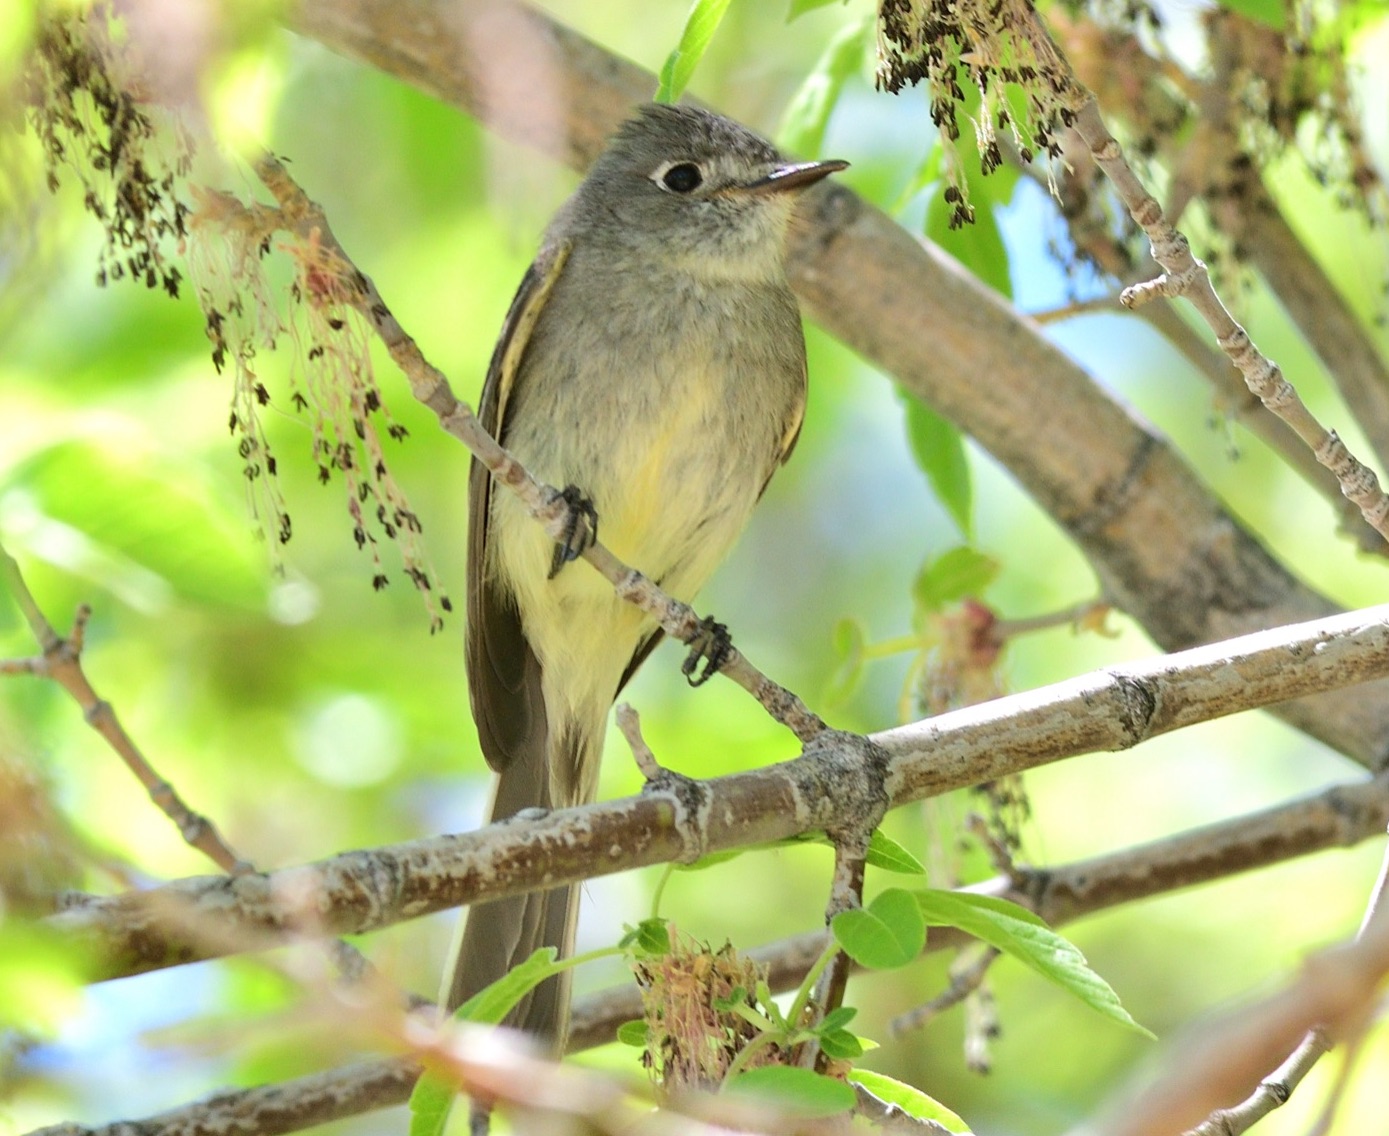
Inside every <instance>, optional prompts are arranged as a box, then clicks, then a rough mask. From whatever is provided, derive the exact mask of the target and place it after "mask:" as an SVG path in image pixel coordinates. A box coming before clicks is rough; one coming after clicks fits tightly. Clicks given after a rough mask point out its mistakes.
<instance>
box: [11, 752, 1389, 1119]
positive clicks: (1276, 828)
mask: <svg viewBox="0 0 1389 1136" xmlns="http://www.w3.org/2000/svg"><path fill="white" fill-rule="evenodd" d="M1386 824H1389V783H1386V780H1385V779H1384V778H1379V779H1376V780H1374V781H1366V782H1363V783H1361V784H1358V785H1351V786H1338V787H1336V788H1334V789H1330V790H1327V791H1324V792H1321V793H1317V794H1315V795H1313V796H1310V797H1306V798H1303V799H1301V800H1298V801H1293V802H1290V803H1288V804H1285V805H1280V806H1278V807H1277V808H1273V809H1267V810H1264V811H1262V812H1258V813H1253V814H1250V815H1248V816H1244V817H1238V818H1235V819H1233V820H1229V821H1222V822H1219V823H1218V824H1212V825H1208V826H1205V827H1204V828H1198V829H1193V830H1191V831H1189V832H1185V833H1179V834H1177V835H1176V836H1171V837H1167V838H1165V839H1162V840H1159V841H1155V842H1153V843H1150V844H1145V845H1140V846H1138V847H1134V848H1128V849H1124V850H1122V851H1120V852H1116V853H1110V854H1108V855H1104V856H1098V857H1095V858H1093V859H1089V860H1082V861H1077V862H1075V863H1072V864H1066V865H1060V866H1058V867H1055V868H1048V869H1034V870H1032V871H1028V872H1025V873H1024V874H1023V876H1022V877H1021V880H1012V879H1005V878H998V879H994V880H990V881H987V882H985V883H982V884H979V885H976V886H975V887H974V888H972V889H971V890H974V891H979V892H982V893H984V894H986V895H998V896H1003V897H1005V898H1008V899H1012V900H1015V901H1017V902H1020V903H1023V904H1024V905H1025V906H1028V907H1030V908H1031V909H1032V910H1034V911H1036V912H1037V913H1038V914H1039V915H1040V916H1041V917H1042V918H1043V919H1044V920H1046V922H1047V923H1049V924H1051V925H1052V926H1060V925H1063V924H1065V923H1067V922H1070V921H1071V920H1074V919H1078V918H1081V917H1082V916H1084V915H1088V914H1091V913H1093V912H1096V911H1102V910H1108V909H1110V908H1113V907H1117V906H1119V905H1121V904H1125V903H1130V902H1135V901H1137V900H1141V899H1147V898H1150V897H1152V896H1155V895H1161V894H1166V893H1169V892H1172V891H1176V890H1179V889H1181V888H1185V887H1191V886H1194V885H1196V884H1200V883H1207V882H1210V881H1213V880H1218V879H1221V878H1223V877H1225V876H1228V875H1232V874H1234V873H1237V872H1242V871H1248V870H1251V869H1253V868H1257V867H1264V866H1267V865H1269V864H1273V863H1276V862H1279V861H1282V860H1286V859H1289V858H1292V857H1295V856H1300V855H1306V854H1308V853H1311V852H1314V851H1319V850H1322V849H1325V848H1332V847H1347V846H1350V845H1352V844H1355V843H1357V842H1359V841H1361V840H1365V839H1368V838H1369V837H1371V836H1375V835H1377V834H1379V833H1382V832H1383V831H1384V828H1385V826H1386ZM827 934H828V933H827V932H826V931H823V930H819V931H811V932H807V933H805V934H802V935H795V936H792V937H790V938H787V939H783V940H780V941H779V942H776V943H772V944H770V945H768V946H765V947H760V948H756V949H754V950H752V951H749V952H748V954H749V956H750V957H751V958H752V959H753V960H754V961H756V962H757V963H758V964H760V965H763V966H766V967H767V970H768V982H769V984H770V985H771V988H772V989H773V990H774V991H784V990H791V989H794V988H795V987H796V986H798V985H799V984H800V982H801V979H802V978H804V976H805V974H806V972H807V971H808V970H809V969H810V966H811V964H812V963H813V962H814V961H815V960H816V959H817V958H819V956H820V954H821V952H822V951H823V950H824V947H825V944H826V941H827ZM967 942H968V940H967V939H966V938H965V937H964V936H963V935H961V934H960V933H959V932H958V931H954V930H953V929H950V928H940V927H933V928H932V929H931V933H930V936H929V938H928V940H927V943H926V950H927V951H937V950H944V949H958V948H959V947H960V946H962V945H965V943H967ZM641 1013H642V1006H641V994H640V992H639V991H638V990H637V988H636V987H635V986H634V985H632V984H631V983H628V984H626V985H623V986H618V987H613V988H611V989H608V990H604V991H600V992H599V993H597V994H594V995H590V996H589V997H587V998H583V999H580V1000H579V1001H578V1002H576V1004H575V1006H574V1015H573V1025H572V1029H571V1031H570V1036H569V1044H570V1050H571V1052H572V1051H576V1050H581V1049H588V1048H591V1047H592V1046H595V1045H602V1044H604V1043H606V1042H608V1041H611V1040H612V1038H613V1036H614V1033H615V1032H616V1030H617V1027H618V1026H619V1025H620V1024H621V1023H623V1022H626V1021H631V1020H632V1019H634V1018H638V1017H640V1016H641ZM419 1072H420V1067H419V1065H418V1064H416V1063H414V1062H412V1061H408V1060H403V1059H393V1060H377V1061H363V1062H359V1063H357V1064H353V1065H348V1066H343V1067H341V1068H338V1069H332V1070H329V1071H327V1072H324V1073H315V1074H312V1075H309V1076H305V1077H299V1078H296V1079H294V1080H291V1081H285V1082H282V1083H280V1084H277V1085H271V1086H262V1087H258V1088H253V1089H242V1090H238V1091H235V1092H227V1093H219V1094H217V1095H216V1096H214V1097H211V1098H209V1099H207V1100H204V1101H196V1102H194V1103H192V1104H188V1105H184V1106H181V1107H179V1108H175V1109H170V1110H168V1111H167V1112H162V1113H159V1114H158V1115H157V1116H153V1117H147V1118H145V1119H144V1120H138V1121H122V1122H118V1123H114V1124H109V1125H99V1126H96V1127H90V1128H88V1127H84V1126H80V1125H73V1124H64V1125H58V1126H55V1127H52V1128H45V1129H42V1130H41V1132H38V1133H34V1134H32V1136H204V1134H205V1133H207V1132H209V1131H216V1132H218V1133H219V1134H220V1136H278V1134H281V1133H287V1132H294V1131H298V1130H300V1129H302V1128H307V1127H309V1126H311V1125H315V1124H326V1123H328V1122H329V1121H332V1120H341V1119H343V1118H344V1117H347V1116H355V1115H357V1114H358V1113H361V1112H367V1111H370V1110H372V1109H378V1108H388V1107H390V1106H392V1105H396V1104H400V1103H401V1102H403V1101H404V1100H405V1099H406V1097H407V1096H408V1095H409V1093H410V1090H411V1088H412V1086H413V1084H414V1079H415V1078H416V1077H417V1076H418V1075H419Z"/></svg>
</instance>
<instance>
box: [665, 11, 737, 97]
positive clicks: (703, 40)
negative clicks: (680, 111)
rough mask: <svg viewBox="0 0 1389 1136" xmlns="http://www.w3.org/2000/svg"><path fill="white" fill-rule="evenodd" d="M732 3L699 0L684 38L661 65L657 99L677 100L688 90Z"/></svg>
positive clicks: (688, 17)
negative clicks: (692, 77) (691, 79)
mask: <svg viewBox="0 0 1389 1136" xmlns="http://www.w3.org/2000/svg"><path fill="white" fill-rule="evenodd" d="M729 3H730V0H695V2H694V4H693V5H692V6H691V8H690V14H689V15H688V16H687V17H686V18H685V30H684V31H683V32H681V34H680V42H679V43H678V44H677V45H676V47H675V50H674V51H672V52H671V53H670V55H668V56H667V57H666V61H665V64H664V65H663V66H662V67H661V79H660V85H659V86H658V87H657V88H656V99H655V101H656V102H658V103H673V102H676V101H677V100H678V99H679V98H680V96H681V95H682V94H684V93H685V88H686V87H687V86H689V82H690V77H691V76H692V75H693V74H694V72H695V68H696V67H698V66H699V61H700V60H701V59H703V58H704V53H705V51H706V50H708V47H709V43H710V41H711V40H713V38H714V33H715V32H716V31H718V29H719V24H720V23H721V22H722V21H723V17H724V13H725V12H727V11H728V5H729Z"/></svg>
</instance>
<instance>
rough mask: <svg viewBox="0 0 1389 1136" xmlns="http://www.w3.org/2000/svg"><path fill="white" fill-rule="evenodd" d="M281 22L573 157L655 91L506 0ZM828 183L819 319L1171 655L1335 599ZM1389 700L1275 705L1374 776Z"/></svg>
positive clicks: (813, 234) (1024, 335) (1127, 422)
mask: <svg viewBox="0 0 1389 1136" xmlns="http://www.w3.org/2000/svg"><path fill="white" fill-rule="evenodd" d="M290 18H291V22H292V25H293V26H294V27H295V29H296V30H298V31H300V32H302V33H303V34H305V35H309V36H312V37H313V38H315V39H318V40H319V41H321V42H322V43H324V44H326V45H327V46H329V47H332V48H334V49H335V50H338V51H342V52H344V53H345V54H348V55H351V56H353V57H355V58H358V59H362V60H364V61H366V62H369V63H371V64H373V65H375V66H378V67H380V68H381V69H383V70H385V71H387V72H389V73H391V74H394V75H397V76H399V77H400V78H402V79H404V80H405V81H407V82H410V83H412V84H414V85H415V86H417V87H420V88H421V89H423V90H425V91H427V92H429V93H430V94H433V95H435V96H436V97H439V98H441V99H444V100H445V101H448V102H451V103H453V104H454V105H456V106H460V107H462V108H463V109H465V110H467V111H469V112H470V113H473V114H476V115H477V116H478V117H480V118H481V119H482V120H483V121H484V122H485V123H486V124H487V125H488V126H489V127H490V128H491V129H493V130H496V131H497V132H498V133H500V134H502V135H504V136H506V137H508V138H511V139H514V140H516V141H520V142H523V143H526V144H528V145H533V146H536V147H538V148H540V149H542V150H543V151H544V152H546V153H548V154H550V155H551V156H552V157H555V158H557V159H559V160H561V161H563V162H565V163H567V164H569V165H572V166H576V167H582V166H584V165H586V164H587V162H589V161H590V160H591V159H592V158H593V156H594V155H595V154H596V153H597V152H598V150H599V149H600V148H601V146H602V143H603V139H604V138H605V137H606V136H607V134H608V133H609V132H610V131H611V130H612V129H613V128H614V127H615V126H616V125H617V123H618V122H619V121H621V119H622V118H623V117H624V116H625V115H626V114H627V112H628V110H629V108H630V107H631V105H632V104H633V103H636V102H640V101H643V100H645V99H648V98H649V97H650V95H651V92H652V91H653V90H654V89H655V79H654V77H653V76H651V75H650V74H649V73H647V72H645V71H643V70H641V69H640V68H638V67H636V66H634V65H632V64H630V63H628V62H626V61H624V60H621V59H618V58H616V57H615V56H613V55H611V54H609V53H608V52H606V51H604V50H603V49H602V48H600V47H598V46H597V45H595V44H593V43H590V42H589V41H588V40H585V39H584V38H583V37H581V36H579V35H577V34H576V33H574V32H572V31H570V30H568V29H566V28H564V27H562V26H561V25H559V24H557V23H556V22H555V21H553V20H551V19H550V18H549V17H547V16H544V15H542V14H540V13H538V12H536V11H534V10H533V9H531V8H528V7H526V6H524V5H522V4H519V3H516V2H514V0H489V2H488V3H486V4H479V5H470V6H462V7H460V6H458V5H455V4H452V3H448V2H447V0H421V2H419V3H414V4H411V5H410V7H409V14H408V18H404V16H403V15H402V11H401V9H400V7H399V2H398V0H333V2H331V3H330V2H329V0H305V2H303V3H301V4H300V6H299V7H298V8H297V9H296V10H295V11H294V13H292V15H291V17H290ZM481 39H485V40H486V42H487V44H488V45H489V48H490V50H488V51H483V52H480V51H479V50H478V44H479V42H480V40H481ZM499 72H504V73H506V74H508V75H510V77H511V81H510V84H509V85H508V86H507V87H506V88H505V90H504V91H503V90H502V88H500V87H496V86H495V85H494V86H489V85H488V84H489V82H492V83H494V84H495V83H497V82H500V80H498V79H497V78H496V75H497V74H498V73H499ZM549 96H555V97H549ZM561 96H562V97H561ZM817 188H819V189H820V192H818V193H817V192H814V191H811V192H809V193H808V194H807V195H806V197H807V199H808V200H807V201H806V205H807V208H806V209H805V210H804V211H803V215H802V220H803V224H802V225H801V227H800V233H799V238H798V239H797V241H796V242H795V248H794V253H793V256H792V259H791V264H790V270H791V274H792V282H793V284H794V286H795V288H796V290H797V292H798V293H799V295H800V297H801V300H802V302H803V303H804V304H805V305H806V308H807V309H808V311H809V313H810V314H811V315H812V316H813V317H814V318H815V319H816V320H817V321H818V322H820V323H821V324H822V325H823V326H824V327H825V328H826V329H828V330H829V331H830V332H831V333H833V334H834V335H836V336H838V337H839V338H840V339H842V340H843V341H844V342H845V343H847V344H848V345H849V346H851V347H853V348H854V349H855V350H857V351H859V352H860V353H861V354H862V355H864V356H865V357H866V358H868V359H869V360H871V361H872V362H874V363H875V364H877V365H878V366H880V367H882V368H883V369H884V370H885V371H887V372H889V373H890V374H892V375H894V376H896V377H897V378H898V379H899V380H900V381H901V382H902V383H903V384H904V385H905V386H906V387H907V389H909V390H911V391H912V392H913V393H915V394H917V395H919V396H920V397H921V398H923V399H925V400H926V401H927V402H929V403H931V405H933V406H934V407H935V408H936V409H937V410H939V411H940V412H941V413H943V414H945V415H946V416H947V417H949V418H950V419H951V420H953V421H955V422H957V423H959V424H960V425H961V426H962V427H963V428H964V429H965V430H966V431H967V432H968V433H970V434H971V435H973V436H974V438H976V439H977V440H978V441H979V442H980V444H981V445H983V446H984V447H985V448H986V449H988V450H989V451H990V452H992V453H993V454H994V456H995V457H997V458H998V459H999V460H1000V461H1001V462H1002V463H1003V464H1004V465H1005V466H1007V467H1008V468H1009V469H1010V470H1011V471H1012V472H1013V473H1014V475H1015V476H1016V477H1018V479H1019V480H1020V481H1021V482H1022V483H1023V485H1024V486H1025V487H1026V488H1027V489H1028V490H1029V492H1031V494H1032V495H1033V497H1034V498H1035V499H1036V500H1037V502H1038V503H1039V504H1040V505H1041V507H1042V508H1043V509H1045V510H1046V511H1047V512H1048V513H1050V514H1051V516H1052V517H1054V518H1055V519H1056V520H1057V522H1058V523H1059V524H1060V525H1061V526H1062V527H1063V528H1064V529H1065V530H1066V531H1067V532H1068V533H1069V534H1070V535H1071V536H1072V538H1073V539H1074V540H1075V541H1076V542H1077V544H1078V545H1079V546H1080V547H1081V549H1082V550H1083V551H1084V552H1085V554H1086V555H1087V556H1088V557H1089V559H1090V562H1091V563H1092V564H1093V565H1094V567H1095V570H1096V572H1097V573H1098V574H1099V576H1100V579H1101V582H1102V584H1103V586H1104V588H1105V590H1106V593H1107V594H1108V595H1109V596H1111V597H1112V598H1113V599H1114V601H1115V603H1116V605H1118V606H1119V607H1121V608H1122V609H1123V610H1124V611H1126V612H1128V613H1129V614H1130V615H1132V616H1133V617H1134V618H1136V619H1137V620H1138V621H1139V622H1140V623H1142V624H1143V626H1144V627H1145V628H1146V629H1147V631H1148V633H1149V634H1150V635H1151V636H1152V637H1153V638H1154V640H1155V641H1157V642H1158V643H1159V644H1160V645H1162V646H1163V647H1165V648H1167V649H1169V650H1171V649H1176V648H1180V647H1186V646H1190V645H1191V644H1193V643H1202V642H1211V641H1214V640H1217V639H1221V638H1224V637H1227V636H1230V635H1237V634H1241V633H1243V632H1248V631H1252V630H1256V629H1258V628H1262V627H1269V626H1276V625H1279V624H1285V623H1297V622H1301V621H1303V620H1307V619H1314V618H1317V617H1319V616H1322V615H1326V614H1328V613H1330V612H1331V611H1333V610H1334V609H1335V605H1334V604H1332V603H1331V602H1330V601H1329V600H1327V599H1325V598H1324V597H1322V596H1319V595H1317V594H1316V593H1315V592H1313V591H1311V590H1310V589H1309V588H1307V587H1305V586H1304V585H1302V584H1301V583H1299V582H1298V581H1297V580H1295V579H1294V578H1293V577H1292V576H1291V575H1290V574H1289V573H1288V572H1287V570H1286V569H1284V568H1283V567H1282V566H1281V565H1280V564H1278V563H1277V562H1276V561H1274V560H1273V559H1272V558H1271V557H1270V556H1269V555H1268V553H1267V552H1266V551H1265V550H1264V548H1263V547H1262V545H1260V544H1259V542H1258V541H1257V540H1255V539H1254V538H1253V537H1252V536H1250V535H1249V533H1248V532H1246V531H1245V530H1244V529H1243V528H1242V527H1241V526H1240V525H1239V524H1238V522H1236V521H1235V520H1234V519H1233V518H1232V517H1231V516H1230V515H1229V514H1228V513H1226V512H1225V511H1224V510H1223V509H1222V508H1221V507H1220V505H1219V503H1218V502H1217V501H1215V500H1214V498H1213V497H1212V496H1211V494H1210V492H1209V491H1208V490H1207V489H1206V488H1205V487H1204V486H1203V485H1201V484H1200V482H1199V481H1198V480H1197V479H1196V477H1195V476H1194V475H1193V473H1192V472H1191V471H1190V470H1189V469H1188V468H1187V467H1186V466H1185V464H1184V463H1183V462H1182V461H1181V459H1180V458H1179V457H1177V456H1176V455H1175V454H1174V453H1172V451H1171V450H1170V449H1169V448H1168V447H1167V445H1166V444H1165V443H1164V442H1163V441H1162V440H1161V439H1159V438H1158V437H1156V436H1155V435H1154V434H1152V433H1151V432H1150V431H1148V430H1147V429H1146V428H1145V427H1144V426H1143V425H1142V424H1141V423H1139V422H1138V421H1136V420H1135V419H1134V418H1133V417H1132V416H1131V415H1130V413H1129V412H1128V411H1127V410H1125V409H1124V408H1123V407H1121V406H1119V405H1118V404H1117V403H1115V402H1114V401H1113V400H1112V399H1111V398H1110V397H1109V396H1108V395H1107V394H1106V393H1105V392H1104V391H1103V390H1101V389H1100V388H1099V387H1098V386H1097V384H1095V383H1094V382H1093V381H1092V380H1091V379H1090V377H1089V376H1087V375H1086V374H1085V373H1084V372H1083V371H1082V370H1081V369H1080V368H1079V367H1077V366H1076V365H1075V364H1074V363H1073V362H1071V361H1070V360H1069V359H1068V358H1066V357H1065V356H1064V355H1063V354H1061V352H1060V351H1058V350H1057V349H1056V348H1055V347H1054V346H1053V345H1052V344H1051V343H1049V342H1048V341H1047V340H1046V339H1045V338H1044V337H1043V336H1042V335H1041V334H1040V332H1039V330H1038V329H1037V327H1036V325H1035V324H1034V323H1033V322H1032V321H1031V320H1028V319H1027V318H1026V317H1024V316H1022V315H1021V314H1019V313H1018V312H1017V311H1016V309H1014V308H1013V307H1012V306H1011V305H1009V304H1007V303H1006V302H1005V301H1003V300H1002V299H1000V298H999V297H998V296H997V294H995V293H993V292H992V291H991V290H989V289H987V288H985V287H983V286H982V285H981V284H980V283H979V282H978V281H977V280H975V279H974V278H973V277H972V276H971V275H970V274H969V273H968V272H966V271H965V270H964V269H963V268H961V267H960V266H959V265H958V264H956V263H955V262H954V261H952V260H951V259H950V258H949V257H947V256H945V255H944V254H943V253H941V252H940V251H939V250H937V249H935V248H933V247H930V246H923V245H921V244H920V243H919V242H918V241H916V240H915V239H914V238H913V237H911V236H910V235H909V234H908V233H906V232H905V231H903V229H902V228H901V227H900V226H899V225H897V224H896V223H895V222H894V221H892V219H891V218H889V217H887V216H886V215H884V214H883V213H881V212H879V211H878V210H876V209H873V208H871V207H870V206H868V205H866V204H865V203H864V202H863V201H861V200H860V199H859V198H857V197H856V196H855V195H854V194H853V193H851V192H850V191H849V190H847V189H845V188H844V187H842V186H824V187H817ZM981 375H986V376H988V387H987V392H986V394H987V397H980V387H979V378H978V376H981ZM1387 693H1389V688H1385V690H1382V691H1381V692H1380V696H1379V697H1374V696H1369V695H1367V696H1363V697H1362V696H1360V695H1348V694H1345V693H1332V694H1326V695H1322V696H1320V697H1318V698H1316V699H1312V700H1307V701H1299V702H1294V703H1289V704H1285V705H1282V706H1280V707H1278V708H1277V709H1276V710H1275V713H1277V714H1278V715H1279V716H1280V717H1282V718H1284V719H1285V720H1287V721H1289V722H1291V723H1292V724H1293V725H1295V726H1297V727H1298V728H1299V729H1303V730H1306V731H1307V732H1308V733H1310V734H1312V735H1313V736H1314V737H1317V738H1319V739H1320V740H1322V741H1324V742H1326V743H1327V744H1328V745H1330V746H1333V747H1334V748H1336V749H1339V750H1340V751H1341V752H1343V753H1345V754H1347V755H1348V756H1350V757H1353V758H1354V759H1355V760H1357V761H1359V762H1361V763H1362V764H1364V765H1366V766H1368V767H1370V768H1372V769H1374V768H1378V767H1379V765H1380V763H1381V762H1382V761H1383V760H1384V758H1385V757H1386V755H1389V697H1386V696H1385V695H1386V694H1387Z"/></svg>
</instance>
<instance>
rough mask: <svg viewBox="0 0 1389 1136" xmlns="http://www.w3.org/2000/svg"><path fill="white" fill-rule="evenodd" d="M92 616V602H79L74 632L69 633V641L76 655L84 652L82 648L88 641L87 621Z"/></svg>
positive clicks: (73, 624) (74, 618) (74, 620)
mask: <svg viewBox="0 0 1389 1136" xmlns="http://www.w3.org/2000/svg"><path fill="white" fill-rule="evenodd" d="M91 618H92V605H91V604H87V603H84V604H78V606H77V614H76V615H74V616H73V618H72V633H71V634H70V635H68V643H69V645H70V646H71V648H72V653H73V655H74V656H78V655H81V654H82V648H83V647H84V646H85V645H86V641H87V621H88V620H90V619H91Z"/></svg>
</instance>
